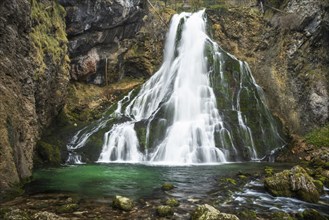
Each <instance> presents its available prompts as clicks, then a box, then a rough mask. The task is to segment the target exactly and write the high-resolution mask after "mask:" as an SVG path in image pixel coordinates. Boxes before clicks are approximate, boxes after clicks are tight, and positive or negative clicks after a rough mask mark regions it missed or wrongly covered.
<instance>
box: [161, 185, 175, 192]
mask: <svg viewBox="0 0 329 220" xmlns="http://www.w3.org/2000/svg"><path fill="white" fill-rule="evenodd" d="M173 188H175V187H174V185H173V184H172V183H164V184H163V185H162V187H161V189H162V190H163V191H169V190H172V189H173Z"/></svg>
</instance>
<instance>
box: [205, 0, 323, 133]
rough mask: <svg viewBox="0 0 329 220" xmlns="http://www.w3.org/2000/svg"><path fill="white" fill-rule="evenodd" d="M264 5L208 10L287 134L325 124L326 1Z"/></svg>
mask: <svg viewBox="0 0 329 220" xmlns="http://www.w3.org/2000/svg"><path fill="white" fill-rule="evenodd" d="M275 2H279V1H267V5H268V6H271V7H273V6H274V7H279V9H277V8H276V9H273V8H270V7H268V6H266V7H265V9H266V11H265V14H264V15H263V14H261V13H260V11H259V9H258V8H257V7H254V8H253V7H243V6H241V5H238V6H235V7H233V6H231V7H228V8H221V9H217V10H210V11H208V13H209V17H210V19H211V20H212V22H213V27H214V35H215V37H216V38H217V40H218V42H219V43H220V44H221V45H222V46H223V48H224V49H226V50H227V51H229V52H231V53H233V54H234V55H235V56H237V57H238V58H240V59H243V60H246V61H247V62H248V63H249V64H250V67H251V69H252V72H253V74H254V76H255V78H256V81H257V82H258V83H259V84H260V85H261V86H262V87H263V88H264V90H265V92H266V95H267V97H268V101H269V103H268V104H269V106H270V108H271V109H272V110H273V112H274V113H275V114H276V115H277V116H278V117H280V118H281V119H282V121H283V122H284V123H285V126H286V127H287V128H288V129H289V131H290V132H291V133H297V134H302V135H303V134H305V133H307V132H308V131H310V130H312V129H314V128H317V127H321V126H323V125H325V124H326V123H328V120H329V115H328V107H329V85H328V82H329V79H328V76H329V74H328V72H329V62H328V60H329V49H328V48H329V44H328V42H329V38H328V37H329V24H328V20H329V18H328V16H329V14H328V11H329V10H328V8H329V4H328V2H325V1H321V0H308V1H303V2H300V1H295V0H291V1H284V2H280V4H274V3H275Z"/></svg>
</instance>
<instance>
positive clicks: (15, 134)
mask: <svg viewBox="0 0 329 220" xmlns="http://www.w3.org/2000/svg"><path fill="white" fill-rule="evenodd" d="M0 6H1V7H0V131H1V132H0V193H1V192H3V191H4V190H6V189H8V187H10V186H11V184H13V183H17V182H19V181H20V180H23V179H25V178H27V177H29V176H30V175H31V169H32V156H33V149H34V146H35V144H36V142H37V140H38V138H39V136H40V133H41V128H44V127H45V126H48V125H49V123H50V121H51V118H52V117H53V116H54V115H56V114H57V112H58V111H59V110H60V109H61V107H62V106H63V104H64V100H65V94H66V92H65V90H66V85H67V83H68V71H67V70H68V69H67V67H68V65H67V61H68V60H67V57H66V56H65V55H66V50H67V49H66V42H67V40H66V37H65V23H64V21H63V20H62V19H61V18H62V17H63V16H64V13H65V11H64V10H63V8H62V7H61V6H59V5H57V4H56V3H54V2H53V1H42V3H41V2H38V1H35V0H33V1H26V0H15V1H7V0H5V1H2V2H1V3H0ZM45 8H48V9H47V10H45ZM60 35H61V37H60Z"/></svg>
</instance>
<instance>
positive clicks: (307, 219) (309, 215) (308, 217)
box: [298, 209, 328, 220]
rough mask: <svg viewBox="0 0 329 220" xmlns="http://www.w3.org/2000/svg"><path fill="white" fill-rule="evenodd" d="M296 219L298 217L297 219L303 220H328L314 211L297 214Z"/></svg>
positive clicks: (308, 210) (309, 210)
mask: <svg viewBox="0 0 329 220" xmlns="http://www.w3.org/2000/svg"><path fill="white" fill-rule="evenodd" d="M298 217H299V218H298V219H303V220H326V219H328V218H326V217H325V216H323V215H321V214H320V213H319V212H318V211H316V210H314V209H307V210H305V211H303V212H302V213H299V214H298Z"/></svg>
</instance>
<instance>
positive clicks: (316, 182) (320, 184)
mask: <svg viewBox="0 0 329 220" xmlns="http://www.w3.org/2000/svg"><path fill="white" fill-rule="evenodd" d="M313 184H314V185H315V187H316V189H317V190H318V192H323V182H322V181H320V180H313Z"/></svg>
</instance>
